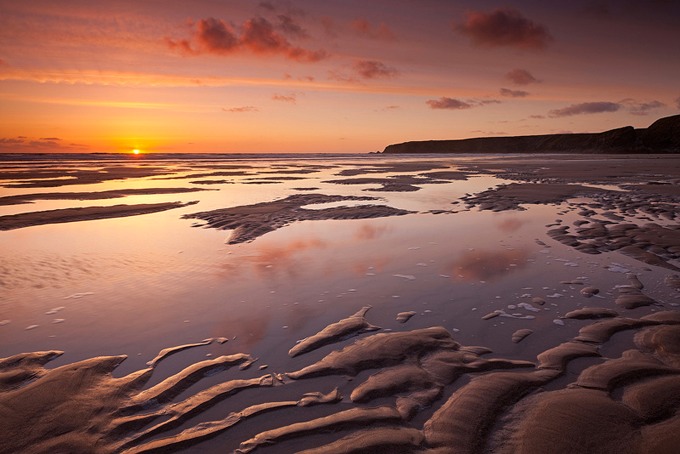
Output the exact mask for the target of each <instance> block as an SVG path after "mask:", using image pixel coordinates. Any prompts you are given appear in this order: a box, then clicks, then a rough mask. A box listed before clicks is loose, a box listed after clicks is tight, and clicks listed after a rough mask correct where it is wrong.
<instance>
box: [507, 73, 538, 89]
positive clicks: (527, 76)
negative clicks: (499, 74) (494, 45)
mask: <svg viewBox="0 0 680 454" xmlns="http://www.w3.org/2000/svg"><path fill="white" fill-rule="evenodd" d="M505 78H506V79H507V80H509V81H510V82H512V83H513V84H515V85H529V84H533V83H538V82H540V81H539V80H538V79H536V78H535V77H534V76H533V75H532V74H531V73H530V72H529V71H527V70H526V69H513V70H512V71H508V73H507V74H506V75H505Z"/></svg>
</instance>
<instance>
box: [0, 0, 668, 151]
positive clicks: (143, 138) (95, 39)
mask: <svg viewBox="0 0 680 454" xmlns="http://www.w3.org/2000/svg"><path fill="white" fill-rule="evenodd" d="M0 1H2V0H0ZM287 3H290V5H289V6H288V7H284V5H285V4H287ZM610 3H611V5H609V9H608V13H607V15H606V17H604V16H602V15H600V16H598V15H597V14H595V13H594V12H590V13H586V12H584V11H583V10H582V9H580V8H579V7H573V6H570V5H567V4H564V5H563V4H559V6H557V5H552V4H551V5H549V6H548V5H543V6H541V7H536V5H534V4H533V2H529V1H528V0H516V1H515V2H513V5H514V6H513V7H512V8H493V7H489V8H482V7H480V6H479V4H478V2H474V1H473V0H460V1H457V2H440V3H438V7H437V8H434V9H433V8H428V7H424V6H420V5H419V4H418V3H417V2H415V3H414V2H394V4H391V7H390V12H389V14H386V13H385V11H383V10H382V8H381V6H379V5H378V3H372V2H365V4H361V5H360V6H357V5H359V4H357V5H355V6H353V7H348V6H347V5H346V4H343V3H342V2H312V1H310V0H290V2H250V1H246V0H233V1H230V2H226V3H224V4H220V5H219V6H217V4H216V3H214V2H212V1H211V0H196V1H194V2H170V3H168V4H163V6H162V7H160V6H159V5H158V4H157V3H154V2H135V1H132V0H120V1H119V2H109V3H103V4H100V3H97V4H95V3H88V2H78V1H75V0H64V1H62V2H59V3H58V6H57V4H56V3H53V2H49V1H36V2H9V1H6V2H3V4H2V8H3V12H2V15H0V40H1V41H2V43H3V45H2V52H0V105H2V107H3V108H2V109H0V153H1V152H41V153H45V152H60V153H83V152H113V153H134V151H133V150H135V149H136V150H140V153H142V154H143V153H148V152H150V151H149V150H153V152H164V153H165V152H169V153H171V152H184V153H239V152H241V153H257V152H264V153H275V152H302V153H305V152H362V153H363V152H368V151H377V150H382V149H383V148H384V147H385V146H387V145H389V144H391V143H398V142H405V141H410V140H437V139H462V138H469V137H484V136H504V135H531V134H550V133H561V132H601V131H605V130H609V129H613V128H618V127H621V126H626V125H631V126H634V127H637V128H644V127H647V126H649V125H650V124H651V123H652V122H653V121H654V120H656V119H657V118H660V117H664V116H669V115H673V114H677V113H678V110H680V91H678V88H677V82H676V81H677V74H678V64H677V61H678V60H677V58H673V57H674V56H675V54H676V49H675V46H674V43H676V42H678V41H680V31H679V30H678V28H677V21H676V20H675V18H677V17H679V15H680V4H678V3H677V2H657V3H655V4H654V6H653V7H649V8H645V9H644V14H642V10H636V9H635V8H634V7H633V6H631V5H632V3H634V2H620V4H619V3H616V2H610ZM614 3H616V6H614ZM628 3H631V5H629V4H628ZM263 5H265V6H263ZM254 18H257V20H253V19H254ZM499 24H506V25H507V27H508V28H507V29H499V27H500V25H499ZM575 29H578V30H579V33H578V34H574V33H573V30H575ZM215 37H221V38H220V39H216V38H215ZM674 37H675V38H674ZM27 49H30V50H31V51H30V52H27V51H26V50H27ZM622 50H625V52H622ZM603 56H606V58H604V59H603ZM593 61H597V62H599V63H598V64H597V65H593V64H592V63H589V62H593ZM631 62H634V64H631Z"/></svg>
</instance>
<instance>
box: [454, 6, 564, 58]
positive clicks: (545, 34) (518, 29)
mask: <svg viewBox="0 0 680 454" xmlns="http://www.w3.org/2000/svg"><path fill="white" fill-rule="evenodd" d="M455 28H456V29H457V30H458V31H459V32H461V33H462V34H464V35H466V36H467V37H468V38H470V39H471V40H472V42H473V43H474V44H477V45H479V46H486V47H499V46H511V47H518V48H523V49H543V48H544V47H546V46H547V45H548V43H549V42H550V41H552V39H553V38H552V35H551V34H550V32H549V31H548V29H547V28H546V27H545V26H543V25H540V24H537V23H536V22H533V21H531V20H529V19H527V18H526V17H524V16H523V15H522V14H521V13H520V12H519V11H517V10H515V9H502V8H499V9H495V10H493V11H491V12H482V11H471V12H468V13H467V15H466V17H465V21H464V22H463V23H462V24H459V25H456V26H455Z"/></svg>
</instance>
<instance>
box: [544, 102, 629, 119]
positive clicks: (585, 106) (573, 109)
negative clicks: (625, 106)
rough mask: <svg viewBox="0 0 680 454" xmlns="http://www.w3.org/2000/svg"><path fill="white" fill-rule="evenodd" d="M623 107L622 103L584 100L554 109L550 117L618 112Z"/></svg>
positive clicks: (549, 113) (549, 114)
mask: <svg viewBox="0 0 680 454" xmlns="http://www.w3.org/2000/svg"><path fill="white" fill-rule="evenodd" d="M619 109H621V104H619V103H614V102H606V101H599V102H584V103H580V104H572V105H571V106H567V107H563V108H561V109H554V110H551V111H550V112H548V116H549V117H553V118H557V117H570V116H572V115H584V114H597V113H606V112H616V111H618V110H619Z"/></svg>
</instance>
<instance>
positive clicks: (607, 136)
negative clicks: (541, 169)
mask: <svg viewBox="0 0 680 454" xmlns="http://www.w3.org/2000/svg"><path fill="white" fill-rule="evenodd" d="M383 153H388V154H391V153H680V115H673V116H671V117H665V118H661V119H659V120H657V121H655V122H654V123H652V125H651V126H649V128H646V129H635V128H633V127H632V126H626V127H623V128H618V129H612V130H610V131H605V132H600V133H584V134H545V135H537V136H514V137H476V138H472V139H459V140H425V141H414V142H404V143H398V144H393V145H388V146H387V147H386V148H385V150H384V151H383Z"/></svg>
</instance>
